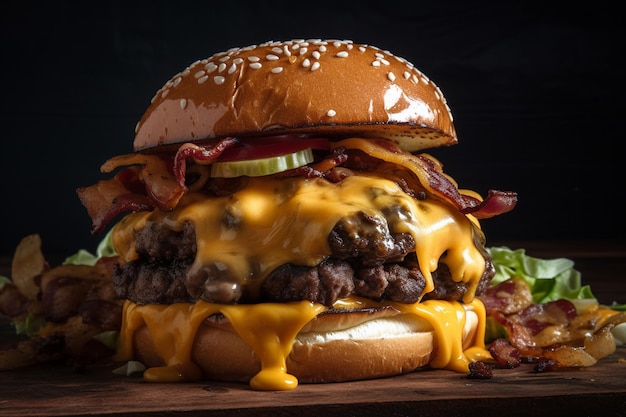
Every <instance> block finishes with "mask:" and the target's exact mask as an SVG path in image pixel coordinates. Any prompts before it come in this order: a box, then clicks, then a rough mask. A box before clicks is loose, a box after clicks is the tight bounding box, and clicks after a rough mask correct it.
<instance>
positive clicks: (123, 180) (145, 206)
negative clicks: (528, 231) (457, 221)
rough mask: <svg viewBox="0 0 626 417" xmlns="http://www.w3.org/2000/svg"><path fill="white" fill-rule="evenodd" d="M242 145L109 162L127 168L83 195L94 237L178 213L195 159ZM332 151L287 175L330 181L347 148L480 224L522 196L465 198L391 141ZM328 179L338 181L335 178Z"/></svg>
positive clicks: (203, 160) (345, 144) (205, 160)
mask: <svg viewBox="0 0 626 417" xmlns="http://www.w3.org/2000/svg"><path fill="white" fill-rule="evenodd" d="M238 143H239V139H238V138H233V137H228V138H225V139H222V140H220V141H219V142H217V143H214V144H210V145H197V144H194V143H184V144H182V145H181V146H180V147H179V148H178V150H177V152H176V154H174V155H173V156H171V155H164V154H162V155H157V154H142V153H135V154H127V155H120V156H117V157H114V158H111V159H109V160H108V161H106V162H105V163H104V164H103V165H102V167H101V171H102V172H113V171H114V170H115V169H117V168H120V167H126V168H124V169H122V170H121V171H120V172H118V174H117V175H116V176H115V177H114V178H113V179H110V180H105V181H100V182H98V183H97V184H95V185H92V186H90V187H84V188H79V189H78V190H77V192H78V195H79V198H80V200H81V202H82V203H83V205H84V206H85V207H86V208H87V211H88V213H89V215H90V217H91V218H92V220H93V227H92V233H94V234H95V233H99V232H102V231H103V230H104V228H105V227H106V225H107V224H108V223H109V222H111V221H112V220H113V219H114V218H115V217H116V216H117V215H119V214H121V213H123V212H127V211H134V212H137V211H146V210H152V209H154V208H159V209H161V210H171V209H173V208H174V207H176V205H177V204H178V202H179V200H180V199H181V198H182V196H183V195H184V194H185V193H186V192H187V187H186V185H185V179H186V178H185V177H186V171H187V160H188V159H193V161H194V162H195V163H197V164H200V165H207V164H210V163H211V161H213V160H215V159H216V158H218V157H219V156H220V155H221V154H222V152H224V151H225V150H226V149H228V148H230V147H233V146H235V145H237V144H238ZM332 146H333V152H332V153H331V154H330V155H328V157H326V158H325V159H324V160H322V161H321V162H319V163H318V164H315V165H311V166H308V165H307V166H305V167H301V168H298V169H296V170H292V171H290V172H288V173H283V175H303V176H305V177H309V178H311V177H324V176H326V175H327V174H328V173H329V172H331V171H332V170H333V169H334V168H335V167H337V166H339V165H341V164H343V163H344V162H345V161H346V159H347V158H348V156H347V154H346V148H348V149H360V150H362V151H364V152H366V153H367V154H369V155H371V156H372V157H374V158H378V159H381V160H383V161H387V162H391V163H395V164H397V165H401V166H404V167H406V168H408V169H409V170H411V171H412V172H413V173H415V175H416V176H417V178H418V179H419V181H420V183H421V184H422V186H423V187H425V188H426V189H427V190H428V191H430V192H431V193H433V194H434V195H437V196H439V197H440V198H442V199H444V200H446V201H449V202H450V203H452V204H454V205H455V206H456V207H457V208H458V209H459V210H460V211H461V212H462V213H464V214H472V215H473V216H475V217H476V218H479V219H483V218H488V217H492V216H495V215H498V214H501V213H505V212H507V211H510V210H512V209H513V207H514V206H515V204H516V202H517V195H516V194H515V193H511V192H502V191H494V190H490V191H489V193H488V195H487V197H486V198H485V199H484V200H483V201H481V200H480V199H479V198H477V197H474V196H471V195H467V194H463V193H461V192H460V191H459V189H458V188H457V186H456V184H455V183H454V182H453V180H452V179H450V178H449V177H448V176H447V175H446V174H444V173H443V169H442V166H441V164H440V163H439V161H437V160H436V159H434V158H432V157H430V156H428V155H426V154H422V155H412V154H407V153H405V152H401V151H400V150H399V149H398V148H397V147H395V145H393V144H392V143H391V142H389V141H376V140H360V139H346V140H343V141H340V142H334V143H333V145H332ZM337 178H341V176H337ZM328 179H329V181H332V180H333V178H332V177H328Z"/></svg>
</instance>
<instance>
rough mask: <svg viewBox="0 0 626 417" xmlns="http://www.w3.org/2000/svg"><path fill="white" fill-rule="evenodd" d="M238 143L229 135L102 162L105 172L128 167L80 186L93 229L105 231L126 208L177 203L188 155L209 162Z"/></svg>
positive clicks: (169, 206) (144, 208)
mask: <svg viewBox="0 0 626 417" xmlns="http://www.w3.org/2000/svg"><path fill="white" fill-rule="evenodd" d="M236 143H238V139H235V138H226V139H223V140H221V141H220V142H218V143H217V144H214V145H206V146H198V145H195V144H184V145H182V146H181V147H180V148H179V150H178V152H177V153H176V155H175V156H174V157H171V156H165V155H152V154H141V153H135V154H126V155H119V156H116V157H113V158H111V159H109V160H108V161H106V162H105V163H104V164H103V165H102V167H101V171H102V172H112V171H114V170H115V169H117V168H119V167H123V166H126V168H124V169H122V170H120V171H119V172H118V173H117V174H116V175H115V177H114V178H112V179H109V180H102V181H99V182H98V183H96V184H95V185H92V186H89V187H82V188H79V189H78V190H77V193H78V197H79V198H80V200H81V202H82V203H83V205H84V206H85V207H86V208H87V212H88V214H89V216H90V217H91V219H92V230H91V231H92V233H93V234H98V233H101V232H103V231H104V229H105V228H106V226H107V224H109V222H111V221H112V220H113V219H114V218H115V217H116V216H117V215H119V214H121V213H124V212H128V211H133V212H138V211H148V210H152V209H154V208H159V209H161V210H169V209H172V208H174V207H176V205H177V204H178V201H179V200H180V199H181V197H182V196H183V195H184V194H185V192H186V191H187V189H186V187H185V174H186V159H187V158H193V159H194V161H196V162H197V163H208V162H210V161H211V160H213V159H215V158H217V157H218V156H219V155H220V154H221V153H222V152H223V151H224V150H225V149H227V148H229V147H231V146H233V145H235V144H236Z"/></svg>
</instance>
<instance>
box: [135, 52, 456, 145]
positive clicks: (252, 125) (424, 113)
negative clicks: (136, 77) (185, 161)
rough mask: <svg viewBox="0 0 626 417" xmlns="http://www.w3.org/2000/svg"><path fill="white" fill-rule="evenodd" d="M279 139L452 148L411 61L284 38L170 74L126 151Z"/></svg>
mask: <svg viewBox="0 0 626 417" xmlns="http://www.w3.org/2000/svg"><path fill="white" fill-rule="evenodd" d="M284 133H312V134H316V135H319V134H328V135H342V136H345V135H358V136H362V137H383V138H387V139H390V140H392V141H394V142H396V143H397V144H398V145H399V146H400V147H401V148H402V149H403V150H405V151H408V152H415V151H419V150H421V149H425V148H432V147H437V146H443V145H452V144H455V143H456V142H457V138H456V133H455V129H454V125H453V122H452V115H451V113H450V109H449V108H448V106H447V104H446V101H445V98H444V97H443V95H442V93H441V91H440V90H439V88H438V87H437V86H436V85H435V84H433V82H432V81H430V80H429V79H428V78H427V77H426V76H425V75H424V74H422V73H421V72H420V71H419V70H417V69H416V68H415V67H414V66H413V64H411V63H410V62H408V61H406V60H405V59H403V58H400V57H397V56H395V55H393V54H391V53H390V52H387V51H383V50H380V49H378V48H376V47H374V46H368V45H360V44H356V43H353V42H351V41H334V40H306V41H305V40H291V41H285V42H267V43H264V44H261V45H253V46H249V47H244V48H234V49H230V50H228V51H226V52H221V53H217V54H215V55H213V56H212V57H210V58H207V59H203V60H200V61H196V62H195V63H193V64H191V65H190V66H189V67H187V68H186V69H185V70H184V71H183V72H181V73H179V74H176V75H174V76H173V77H172V78H171V79H170V80H169V81H168V82H167V83H165V85H164V86H163V87H162V88H161V89H160V90H159V91H157V93H156V95H155V97H154V98H153V99H152V103H151V105H150V106H149V107H148V109H147V111H146V113H145V114H144V115H143V117H142V119H141V120H140V121H139V123H138V124H137V128H136V137H135V141H134V149H135V150H137V151H139V150H144V149H149V148H154V147H158V146H162V145H167V144H174V143H180V142H189V141H192V142H193V141H202V140H204V139H211V138H221V137H226V136H259V135H267V134H272V135H276V134H284Z"/></svg>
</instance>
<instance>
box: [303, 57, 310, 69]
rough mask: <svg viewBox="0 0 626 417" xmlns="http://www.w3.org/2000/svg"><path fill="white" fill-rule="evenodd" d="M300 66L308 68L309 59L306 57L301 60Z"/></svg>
mask: <svg viewBox="0 0 626 417" xmlns="http://www.w3.org/2000/svg"><path fill="white" fill-rule="evenodd" d="M302 66H303V67H304V68H308V67H310V66H311V61H309V58H306V59H305V60H304V61H302Z"/></svg>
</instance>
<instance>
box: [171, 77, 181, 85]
mask: <svg viewBox="0 0 626 417" xmlns="http://www.w3.org/2000/svg"><path fill="white" fill-rule="evenodd" d="M182 80H183V77H176V79H175V80H174V82H173V83H172V87H176V86H177V85H178V84H180V82H181V81H182Z"/></svg>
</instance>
